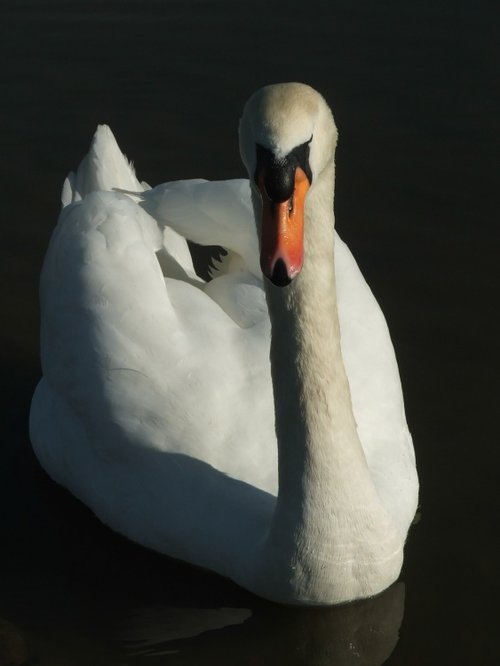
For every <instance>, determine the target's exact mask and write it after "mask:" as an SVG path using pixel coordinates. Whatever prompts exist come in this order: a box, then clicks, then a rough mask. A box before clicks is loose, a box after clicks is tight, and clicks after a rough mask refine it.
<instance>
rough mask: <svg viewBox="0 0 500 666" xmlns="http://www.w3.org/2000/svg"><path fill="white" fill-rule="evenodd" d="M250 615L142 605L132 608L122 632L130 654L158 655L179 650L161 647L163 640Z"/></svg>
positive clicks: (236, 610)
mask: <svg viewBox="0 0 500 666" xmlns="http://www.w3.org/2000/svg"><path fill="white" fill-rule="evenodd" d="M251 615H252V611H250V610H249V609H246V608H169V607H167V606H155V607H149V608H148V607H144V608H138V609H136V610H133V611H131V613H130V616H129V617H128V618H127V621H126V622H125V626H124V628H123V631H122V632H121V633H122V638H123V643H124V645H125V646H126V647H128V648H129V649H130V653H131V654H135V655H151V656H153V655H156V656H157V655H160V654H171V653H172V652H178V650H164V649H163V648H162V646H164V645H165V643H168V642H171V641H175V640H181V639H184V638H192V637H194V636H198V635H199V634H204V633H205V632H207V631H214V630H217V629H223V628H224V627H229V626H231V625H234V624H241V623H243V622H245V621H246V620H248V618H249V617H250V616H251Z"/></svg>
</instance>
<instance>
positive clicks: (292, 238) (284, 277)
mask: <svg viewBox="0 0 500 666" xmlns="http://www.w3.org/2000/svg"><path fill="white" fill-rule="evenodd" d="M263 176H264V174H261V175H260V177H259V182H258V185H259V189H260V193H261V195H262V245H261V252H260V267H261V269H262V272H263V273H264V275H265V276H266V277H268V278H269V279H270V280H271V282H273V283H274V284H276V285H278V286H285V285H287V284H289V283H290V282H291V281H292V280H293V278H294V277H296V276H297V275H298V274H299V273H300V270H301V268H302V262H303V257H304V203H305V196H306V194H307V191H308V189H309V186H310V184H309V180H308V178H307V176H306V174H305V173H304V171H303V170H302V169H301V168H300V167H297V168H296V170H295V182H294V188H293V194H292V196H291V197H290V199H288V200H287V201H283V202H280V203H275V202H274V201H272V200H271V199H270V198H269V197H268V195H267V192H266V190H265V187H264V177H263Z"/></svg>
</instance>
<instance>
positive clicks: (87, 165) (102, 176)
mask: <svg viewBox="0 0 500 666" xmlns="http://www.w3.org/2000/svg"><path fill="white" fill-rule="evenodd" d="M114 188H117V189H120V190H122V189H123V190H127V191H129V192H131V193H132V192H133V193H140V192H143V191H144V190H146V189H149V185H147V183H140V182H139V180H138V179H137V177H136V175H135V170H134V167H133V166H132V163H131V162H129V161H128V160H127V158H126V157H125V155H124V154H123V153H122V151H121V150H120V148H119V146H118V144H117V142H116V139H115V137H114V135H113V132H112V131H111V129H110V128H109V127H108V126H107V125H99V126H98V127H97V130H96V132H95V134H94V138H93V139H92V144H91V146H90V150H89V152H88V154H87V155H86V156H85V157H84V158H83V160H82V161H81V162H80V165H79V167H78V169H77V171H76V172H75V173H73V172H71V173H70V174H69V175H68V177H67V178H66V180H65V181H64V185H63V189H62V195H61V201H62V205H63V208H64V207H65V206H67V205H68V204H70V203H74V202H75V201H80V200H81V199H83V197H85V196H86V195H87V194H90V192H96V191H110V190H113V189H114Z"/></svg>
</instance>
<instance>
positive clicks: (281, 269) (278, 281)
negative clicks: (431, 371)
mask: <svg viewBox="0 0 500 666" xmlns="http://www.w3.org/2000/svg"><path fill="white" fill-rule="evenodd" d="M291 281H292V278H291V277H289V275H288V271H287V270H286V265H285V262H284V261H283V259H278V261H277V262H276V263H275V264H274V269H273V274H272V275H271V282H272V283H273V284H275V285H276V286H277V287H286V286H287V285H288V284H290V282H291Z"/></svg>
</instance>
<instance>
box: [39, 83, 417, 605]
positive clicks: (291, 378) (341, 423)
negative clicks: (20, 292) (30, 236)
mask: <svg viewBox="0 0 500 666" xmlns="http://www.w3.org/2000/svg"><path fill="white" fill-rule="evenodd" d="M239 141H240V153H241V157H242V160H243V163H244V165H245V166H246V169H247V171H248V176H249V178H248V180H244V179H240V180H232V181H224V182H208V181H204V180H201V179H198V180H190V181H178V182H171V183H166V184H164V185H160V186H158V187H156V188H153V189H151V188H150V187H149V186H148V185H147V184H146V183H140V182H139V181H138V180H137V177H136V176H135V172H134V170H133V168H132V166H131V165H130V164H129V163H128V161H127V160H126V158H125V157H124V155H123V154H122V153H121V151H120V149H119V148H118V145H117V144H116V141H115V139H114V137H113V135H112V133H111V130H110V129H109V128H108V127H106V126H100V127H99V128H98V130H97V132H96V134H95V136H94V140H93V143H92V146H91V149H90V152H89V154H88V155H87V156H86V157H85V158H84V159H83V161H82V162H81V164H80V166H79V168H78V170H77V172H76V173H71V174H70V175H69V176H68V178H67V179H66V181H65V183H64V187H63V193H62V203H63V208H62V211H61V215H60V218H59V221H58V224H57V226H56V228H55V230H54V232H53V236H52V238H51V241H50V243H49V247H48V250H47V254H46V257H45V261H44V265H43V269H42V274H41V281H40V300H41V361H42V370H43V377H42V379H41V380H40V382H39V384H38V386H37V388H36V391H35V394H34V397H33V401H32V406H31V413H30V436H31V441H32V444H33V448H34V451H35V454H36V456H37V457H38V459H39V461H40V463H41V465H42V466H43V467H44V468H45V470H46V471H47V472H48V474H49V475H50V476H51V477H52V478H53V479H54V480H55V481H56V482H58V483H60V484H61V485H63V486H65V487H66V488H68V489H69V490H70V491H71V492H72V493H73V494H74V495H75V496H76V497H78V498H79V499H80V500H82V501H83V502H84V503H86V504H87V505H88V506H89V507H90V508H91V509H92V510H93V512H94V513H95V514H96V515H97V516H98V517H99V519H100V520H101V521H102V522H104V523H105V524H107V525H109V526H110V527H111V528H112V529H114V530H115V531H117V532H120V533H121V534H123V535H125V536H126V537H128V538H129V539H132V540H134V541H136V542H138V543H140V544H143V545H144V546H146V547H148V548H151V549H154V550H156V551H159V552H161V553H165V554H167V555H169V556H171V557H174V558H178V559H180V560H184V561H186V562H189V563H191V564H193V565H197V566H200V567H204V568H207V569H210V570H213V571H215V572H217V573H219V574H221V575H223V576H225V577H228V578H230V579H232V580H233V581H235V582H236V583H237V584H239V585H240V586H242V587H244V588H246V589H248V590H250V591H252V592H254V593H256V594H258V595H260V596H262V597H265V598H267V599H270V600H273V601H277V602H282V603H289V604H310V605H330V604H337V603H341V602H346V601H350V600H354V599H357V598H363V597H370V596H372V595H375V594H377V593H379V592H380V591H382V590H384V589H385V588H387V587H388V586H389V585H390V584H391V583H392V582H393V581H394V580H396V578H397V577H398V575H399V573H400V569H401V566H402V561H403V547H404V543H405V540H406V536H407V532H408V529H409V525H410V523H411V521H412V519H413V517H414V514H415V511H416V507H417V495H418V480H417V473H416V467H415V456H414V450H413V446H412V440H411V436H410V433H409V431H408V427H407V423H406V419H405V412H404V405H403V397H402V390H401V383H400V378H399V373H398V367H397V363H396V360H395V355H394V350H393V346H392V343H391V339H390V336H389V333H388V329H387V325H386V323H385V320H384V317H383V314H382V312H381V310H380V308H379V306H378V304H377V302H376V300H375V298H374V296H373V295H372V293H371V291H370V289H369V287H368V286H367V284H366V282H365V281H364V279H363V277H362V275H361V273H360V270H359V268H358V267H357V264H356V262H355V260H354V259H353V257H352V255H351V253H350V251H349V250H348V248H347V246H346V245H345V244H344V243H343V242H342V240H341V239H340V238H339V236H338V235H336V232H335V231H334V212H333V197H334V177H335V163H334V155H335V148H336V143H337V130H336V126H335V123H334V120H333V116H332V113H331V111H330V108H329V107H328V105H327V103H326V102H325V100H324V99H323V97H322V96H321V95H320V94H319V93H318V92H316V91H315V90H313V89H312V88H310V87H309V86H307V85H304V84H299V83H286V84H278V85H272V86H266V87H264V88H262V89H260V90H259V91H257V92H256V93H254V94H253V95H252V96H251V97H250V99H249V101H248V102H247V103H246V105H245V107H244V110H243V114H242V117H241V120H240V126H239ZM117 190H120V191H117ZM186 239H188V240H190V241H194V242H196V243H200V244H210V245H221V246H222V247H224V248H225V249H226V250H227V255H226V256H225V257H223V258H222V259H221V260H220V261H216V262H214V266H213V268H212V273H213V274H212V278H213V279H212V280H211V281H209V282H205V281H203V280H201V279H200V277H198V275H197V274H196V272H195V270H194V268H193V262H192V259H191V256H190V253H189V250H188V246H187V242H186Z"/></svg>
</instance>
